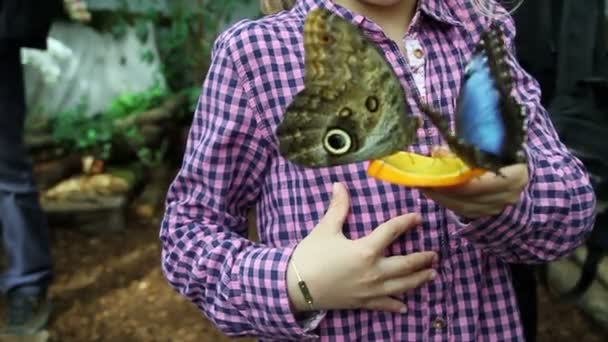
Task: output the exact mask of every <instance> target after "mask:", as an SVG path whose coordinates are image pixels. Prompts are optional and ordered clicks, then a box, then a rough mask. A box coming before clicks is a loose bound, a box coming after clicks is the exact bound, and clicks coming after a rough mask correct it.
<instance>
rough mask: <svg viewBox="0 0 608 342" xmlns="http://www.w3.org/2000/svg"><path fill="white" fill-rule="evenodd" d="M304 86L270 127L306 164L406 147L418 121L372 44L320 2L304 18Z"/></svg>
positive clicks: (289, 155)
mask: <svg viewBox="0 0 608 342" xmlns="http://www.w3.org/2000/svg"><path fill="white" fill-rule="evenodd" d="M304 49H305V68H306V69H305V78H304V83H305V87H304V90H302V91H301V92H300V93H298V94H297V95H296V97H295V98H294V100H293V102H292V103H291V104H290V105H289V106H288V107H287V110H286V112H285V115H284V117H283V120H282V122H281V123H280V124H279V126H278V128H277V130H276V134H277V137H278V141H279V152H280V153H281V155H282V156H284V157H285V158H286V159H288V160H290V161H291V162H293V163H295V164H299V165H302V166H305V167H325V166H333V165H342V164H347V163H353V162H360V161H365V160H371V159H379V158H382V157H385V156H387V155H390V154H393V153H395V152H398V151H401V150H403V149H405V148H406V147H407V146H408V145H410V144H411V142H412V140H413V139H414V137H415V131H416V129H417V126H418V124H417V123H418V121H417V119H416V118H415V117H413V116H412V115H410V112H409V109H408V107H407V103H406V99H405V94H404V91H403V88H402V87H401V84H400V83H399V79H398V78H397V76H396V75H395V73H394V71H393V69H392V68H391V66H390V65H389V63H388V62H387V61H386V60H385V58H384V57H383V54H382V53H381V52H380V51H379V50H378V48H377V47H376V46H375V45H374V44H373V43H371V42H370V41H369V40H368V39H367V38H366V37H365V36H364V35H363V33H362V32H361V31H360V30H359V29H358V28H357V27H355V26H354V25H352V24H351V23H350V22H348V21H346V20H345V19H343V18H342V17H340V16H338V15H335V14H333V13H331V12H329V11H328V10H326V9H322V8H319V9H316V10H313V11H311V12H310V13H309V15H308V17H307V19H306V23H305V24H304Z"/></svg>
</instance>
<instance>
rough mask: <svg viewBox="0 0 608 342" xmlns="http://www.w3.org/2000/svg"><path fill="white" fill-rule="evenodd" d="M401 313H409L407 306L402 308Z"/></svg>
mask: <svg viewBox="0 0 608 342" xmlns="http://www.w3.org/2000/svg"><path fill="white" fill-rule="evenodd" d="M399 311H400V312H401V313H407V306H405V305H404V306H402V307H401V310H399Z"/></svg>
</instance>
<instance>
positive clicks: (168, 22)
mask: <svg viewBox="0 0 608 342" xmlns="http://www.w3.org/2000/svg"><path fill="white" fill-rule="evenodd" d="M252 1H256V2H257V1H258V0H170V1H167V4H168V12H166V13H163V12H159V11H158V10H156V9H155V6H154V4H152V3H151V4H150V5H149V6H150V8H149V9H147V10H144V12H145V13H144V14H132V13H131V12H130V11H129V8H130V7H129V6H128V4H129V1H128V0H123V2H122V9H121V10H119V11H117V12H116V11H115V12H112V13H110V14H106V15H105V16H104V15H98V14H97V13H96V17H97V18H101V19H98V25H97V26H100V27H98V29H101V30H107V31H110V32H112V34H113V35H114V36H115V37H116V38H120V37H121V36H123V35H124V34H125V33H126V32H127V27H128V26H132V27H134V28H135V32H136V34H137V36H138V37H139V39H141V40H142V41H145V40H147V39H148V38H149V37H150V32H149V30H148V27H149V24H152V25H153V26H154V27H155V33H156V35H155V38H156V40H155V41H156V44H157V46H158V49H159V54H160V56H161V59H162V60H161V72H162V73H163V74H164V76H165V78H166V79H167V82H168V84H169V86H170V88H171V89H174V90H177V89H184V88H189V87H192V86H199V85H200V84H201V82H202V79H203V77H204V74H205V72H206V69H207V67H208V64H209V58H210V54H211V49H212V48H213V43H214V41H215V39H216V37H217V35H218V33H219V30H221V29H222V28H223V26H224V25H225V23H226V22H227V21H228V20H230V17H231V15H232V13H234V11H235V9H237V8H238V7H239V6H243V5H247V4H249V3H251V2H252ZM99 22H100V23H99ZM140 56H141V58H142V59H143V60H144V61H149V62H151V61H153V54H152V53H151V52H149V51H142V53H141V54H140Z"/></svg>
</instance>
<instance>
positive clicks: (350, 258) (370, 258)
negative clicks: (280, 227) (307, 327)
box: [287, 184, 436, 312]
mask: <svg viewBox="0 0 608 342" xmlns="http://www.w3.org/2000/svg"><path fill="white" fill-rule="evenodd" d="M333 192H334V193H333V199H332V202H331V204H330V206H329V209H328V210H327V213H326V214H325V216H324V217H323V219H322V220H321V221H320V222H319V224H318V225H317V226H316V227H315V229H314V230H313V231H312V232H311V233H310V234H309V235H308V236H307V237H306V238H305V239H304V240H302V241H301V242H300V244H299V245H298V247H297V248H296V249H295V251H294V253H293V257H292V259H291V263H295V265H296V266H297V268H298V271H299V273H300V275H301V276H302V279H303V280H304V281H305V282H306V284H307V286H308V288H309V290H310V292H311V295H312V297H313V300H314V304H313V310H330V309H354V308H365V309H373V310H386V311H393V312H404V311H405V310H406V307H405V304H404V303H402V302H401V301H398V300H396V299H394V298H392V297H391V296H393V295H400V294H403V293H404V292H407V291H408V290H411V289H414V288H416V287H419V286H421V285H423V284H425V283H426V282H428V281H430V280H432V279H434V278H435V274H436V273H435V271H434V270H433V269H432V265H433V263H434V260H436V253H434V252H421V253H412V254H409V255H399V256H391V257H384V253H385V249H386V248H387V247H388V246H389V245H390V244H391V243H392V242H393V241H394V240H395V239H397V238H398V237H399V236H400V235H402V234H403V233H405V232H407V231H408V230H410V229H413V228H414V227H415V226H417V225H418V224H420V220H421V218H420V216H419V215H417V214H408V215H403V216H399V217H395V218H393V219H391V220H389V221H387V222H385V223H384V224H382V225H380V226H378V227H377V228H376V229H375V230H374V231H373V232H372V233H371V234H369V235H367V236H365V237H363V238H361V239H358V240H349V239H347V238H346V236H344V234H343V232H342V227H343V224H344V221H345V219H346V216H347V214H348V210H349V206H350V204H349V196H348V192H347V190H346V188H345V187H344V185H342V184H336V185H335V186H334V191H333ZM291 263H290V266H289V270H288V274H287V282H288V287H289V297H290V299H291V301H292V305H293V309H294V311H296V312H302V311H307V310H310V308H309V307H308V304H307V303H306V302H305V301H304V297H303V296H302V293H301V292H300V289H299V288H298V279H297V277H296V274H295V272H294V269H293V265H292V264H291Z"/></svg>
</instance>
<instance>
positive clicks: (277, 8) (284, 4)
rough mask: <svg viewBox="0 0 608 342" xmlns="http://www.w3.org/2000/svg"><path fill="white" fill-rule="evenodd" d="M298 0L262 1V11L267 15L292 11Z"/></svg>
mask: <svg viewBox="0 0 608 342" xmlns="http://www.w3.org/2000/svg"><path fill="white" fill-rule="evenodd" d="M296 1H297V0H260V10H261V11H262V13H264V14H265V15H271V14H275V13H279V12H281V11H284V10H290V9H291V8H292V7H293V6H294V5H295V3H296Z"/></svg>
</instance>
